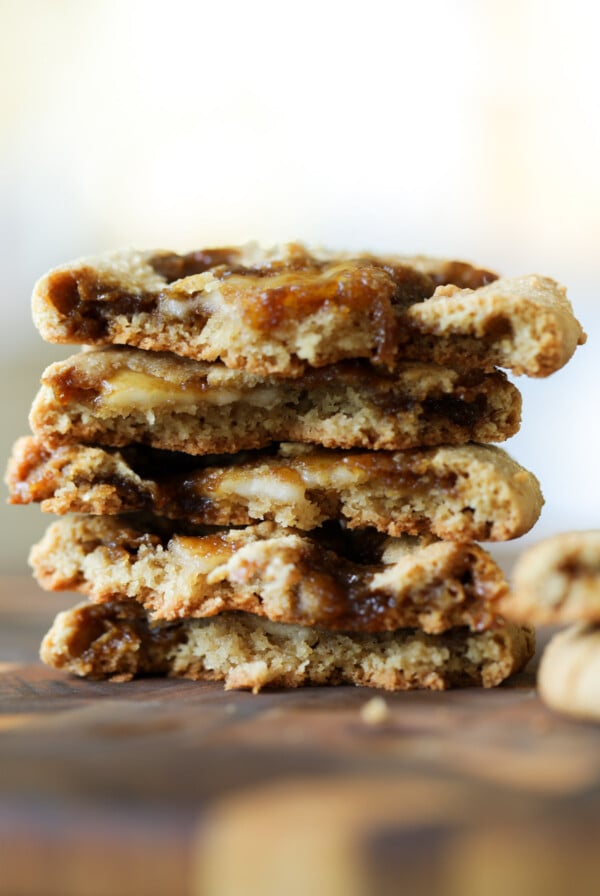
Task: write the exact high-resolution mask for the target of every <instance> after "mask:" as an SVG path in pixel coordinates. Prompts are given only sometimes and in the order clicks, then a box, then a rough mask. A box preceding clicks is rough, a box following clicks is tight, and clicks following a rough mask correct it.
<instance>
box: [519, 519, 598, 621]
mask: <svg viewBox="0 0 600 896" xmlns="http://www.w3.org/2000/svg"><path fill="white" fill-rule="evenodd" d="M503 608H504V612H505V613H506V614H507V615H509V616H510V618H511V619H517V620H523V621H525V622H531V623H535V624H540V625H542V624H545V623H551V624H552V623H565V622H579V621H585V622H600V529H595V530H594V529H590V530H581V531H579V532H562V533H560V534H558V535H554V536H552V537H551V538H546V539H544V540H543V541H540V542H538V543H537V544H535V545H533V546H532V547H530V548H528V549H527V550H526V551H524V552H523V554H522V555H521V557H520V558H519V560H518V561H517V564H516V566H515V570H514V575H513V589H512V592H511V594H510V595H509V596H507V598H506V600H505V601H504V602H503Z"/></svg>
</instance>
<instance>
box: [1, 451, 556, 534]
mask: <svg viewBox="0 0 600 896" xmlns="http://www.w3.org/2000/svg"><path fill="white" fill-rule="evenodd" d="M7 483H8V485H9V490H10V500H11V502H12V503H14V504H26V503H31V502H36V501H37V502H40V503H41V506H42V509H43V510H45V511H47V512H51V513H61V514H62V513H94V514H114V513H125V512H130V511H147V510H151V511H152V512H154V513H156V514H160V515H163V516H167V517H170V518H173V519H185V520H187V521H190V522H194V523H197V524H200V525H202V524H204V525H220V526H230V525H247V524H250V523H253V522H258V521H259V520H263V519H264V520H274V521H275V522H276V523H278V524H280V525H282V526H293V527H296V528H299V529H304V530H309V529H313V528H315V527H316V526H319V525H320V524H321V523H323V522H324V521H326V520H331V519H342V520H344V521H345V522H346V523H347V524H348V525H349V526H350V527H353V528H356V527H364V526H374V527H375V528H376V529H378V530H380V531H383V532H387V533H388V534H389V535H400V534H402V533H403V532H406V533H408V534H411V535H421V534H432V535H436V536H437V537H439V538H445V539H455V540H459V541H475V540H490V541H497V540H505V539H508V538H515V537H517V536H519V535H521V534H523V533H524V532H526V531H528V530H529V529H530V528H531V526H532V525H533V524H534V523H535V521H536V520H537V519H538V517H539V513H540V510H541V507H542V503H543V498H542V495H541V491H540V488H539V484H538V482H537V480H536V478H535V477H534V476H533V475H532V474H531V473H528V472H527V471H526V470H524V469H523V468H522V467H520V466H519V465H518V464H517V463H516V462H515V461H513V460H512V459H511V458H510V457H509V456H508V455H507V454H506V452H504V451H502V449H500V448H497V447H494V446H491V445H474V444H470V445H465V446H454V447H441V448H430V449H414V450H412V451H411V450H408V451H403V452H383V451H380V452H373V451H370V452H365V451H353V452H348V451H335V450H327V449H319V448H314V447H312V446H307V445H299V444H297V443H284V444H282V445H281V446H280V447H279V450H278V451H277V452H276V453H273V452H270V453H269V452H265V451H262V452H256V453H254V454H248V453H246V454H241V455H233V456H227V457H223V456H220V457H200V458H197V459H196V460H195V466H194V465H193V464H192V463H191V462H190V459H189V458H187V457H186V456H185V455H182V454H179V453H168V452H159V451H154V450H152V449H146V450H144V448H143V447H141V446H134V447H132V448H130V449H129V450H128V449H126V448H125V449H123V451H121V452H119V451H116V450H114V449H112V450H111V449H103V448H94V447H89V446H85V445H65V446H62V447H60V448H56V449H51V448H47V447H46V446H45V445H43V443H41V442H40V441H38V440H36V439H34V438H32V437H25V438H22V439H20V440H19V441H18V442H17V443H16V444H15V446H14V449H13V456H12V458H11V461H10V464H9V469H8V472H7Z"/></svg>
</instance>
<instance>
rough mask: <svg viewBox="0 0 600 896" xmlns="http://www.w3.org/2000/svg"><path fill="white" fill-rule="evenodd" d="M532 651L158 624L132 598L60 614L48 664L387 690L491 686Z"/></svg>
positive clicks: (486, 639) (227, 619) (505, 634)
mask: <svg viewBox="0 0 600 896" xmlns="http://www.w3.org/2000/svg"><path fill="white" fill-rule="evenodd" d="M533 652H534V636H533V632H532V631H531V630H530V629H527V628H525V627H520V626H514V625H507V624H501V625H498V626H497V627H496V628H494V629H491V630H489V631H487V632H483V633H479V634H474V633H472V632H469V631H468V630H465V629H453V630H452V631H450V632H447V633H446V634H444V635H426V634H424V633H423V632H420V631H415V630H414V629H400V630H399V631H395V632H385V633H382V634H364V633H355V634H348V633H346V632H339V633H338V632H327V631H322V630H318V629H315V628H307V627H304V626H297V625H282V624H278V623H274V622H269V621H266V620H264V619H259V618H258V617H257V616H253V615H251V614H248V613H223V614H222V615H221V616H217V617H215V618H214V619H182V620H179V621H178V622H174V623H173V622H172V623H164V622H163V623H151V622H149V620H148V618H147V616H146V614H145V613H144V612H143V611H142V610H140V608H139V607H137V606H136V604H134V603H133V602H131V601H120V602H119V601H112V602H109V603H106V604H102V605H90V604H81V605H80V606H78V607H75V608H73V609H72V610H67V611H65V612H63V613H59V615H58V616H57V618H56V620H55V622H54V625H53V626H52V628H51V629H50V631H49V632H48V634H47V635H46V637H45V638H44V641H43V643H42V648H41V657H42V660H43V661H44V662H45V663H47V664H48V665H49V666H53V667H54V668H56V669H64V670H66V671H68V672H72V673H74V674H76V675H82V676H87V677H90V678H105V677H113V678H118V679H120V680H127V679H130V678H132V677H133V676H135V675H171V676H179V677H185V678H192V679H204V680H212V681H224V683H225V688H226V689H228V690H229V689H233V688H248V689H250V690H252V691H253V692H254V693H257V692H258V691H260V690H261V688H264V687H285V688H295V687H299V686H301V685H310V684H319V685H334V684H346V683H348V684H356V685H363V686H367V687H378V688H385V689H386V690H390V691H393V690H410V689H414V688H429V689H432V690H442V689H445V688H449V687H461V686H468V685H483V686H484V687H494V686H495V685H498V684H500V683H501V682H502V681H504V680H505V679H506V678H507V677H508V676H509V675H511V674H513V673H514V672H518V671H520V670H521V669H522V668H523V667H524V666H525V665H526V663H527V662H528V660H529V659H530V658H531V656H532V655H533Z"/></svg>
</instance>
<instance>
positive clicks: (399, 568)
mask: <svg viewBox="0 0 600 896" xmlns="http://www.w3.org/2000/svg"><path fill="white" fill-rule="evenodd" d="M158 524H159V521H156V522H155V524H154V525H153V526H152V524H151V521H148V522H142V521H139V522H137V523H135V522H133V521H131V520H128V519H124V518H119V517H92V516H81V517H63V518H61V519H60V520H58V521H57V522H55V523H53V524H52V525H51V526H50V527H49V529H48V530H47V532H46V534H45V536H44V537H43V538H42V540H41V541H40V542H39V544H37V545H36V546H35V547H34V548H33V550H32V552H31V556H30V562H31V564H32V566H33V569H34V574H35V576H36V578H37V580H38V582H39V583H40V585H41V586H42V587H43V588H45V589H47V590H51V591H57V590H74V591H80V592H81V593H83V594H87V595H88V596H89V597H90V599H91V600H93V601H96V602H102V601H107V600H110V599H112V597H113V596H114V595H115V594H118V595H122V596H123V597H128V598H131V599H132V600H135V601H138V602H139V603H140V604H141V605H143V607H144V608H145V609H146V610H148V612H150V613H151V614H152V616H153V618H155V619H176V618H183V617H208V616H214V615H217V614H219V613H222V612H225V611H228V610H242V611H245V612H249V613H253V614H255V615H258V616H264V617H266V618H268V619H270V620H272V621H276V622H285V623H297V624H300V625H308V626H318V627H320V628H323V629H329V630H338V631H340V630H342V631H372V632H377V631H389V630H393V629H397V628H403V627H407V626H410V627H419V628H421V629H423V630H424V631H426V632H432V633H433V632H435V633H437V632H442V631H445V630H447V629H449V628H452V627H454V626H469V627H470V628H471V629H473V630H480V631H481V630H484V629H486V628H489V627H490V626H492V625H493V624H494V622H495V617H496V615H497V614H496V612H495V606H496V604H497V602H498V601H499V599H500V598H501V597H502V596H503V595H504V594H505V592H506V589H507V585H506V581H505V578H504V575H503V573H502V572H501V570H500V569H499V568H498V566H497V565H496V564H495V563H494V561H493V560H492V558H491V557H490V556H489V554H487V553H486V552H485V551H484V550H483V549H482V548H481V547H479V546H478V545H475V544H462V543H458V542H446V541H435V542H432V543H431V542H428V540H427V539H424V540H421V539H412V538H408V537H404V538H399V539H387V540H386V539H385V537H379V538H378V537H376V535H375V534H374V533H365V532H364V531H358V532H356V533H354V534H346V535H344V533H343V531H342V530H340V529H339V528H337V527H336V528H334V529H332V530H326V531H324V532H322V531H319V532H314V533H311V534H310V535H306V534H301V533H297V532H294V531H291V530H286V529H283V530H282V529H279V528H278V527H277V526H275V525H274V524H273V523H260V524H258V525H256V526H249V527H247V528H244V529H230V530H222V531H217V532H214V531H213V532H212V533H210V534H205V535H187V534H179V533H180V530H179V532H178V531H177V530H175V531H173V528H172V527H169V526H165V525H164V523H163V524H162V526H161V528H158Z"/></svg>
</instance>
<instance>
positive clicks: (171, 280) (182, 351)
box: [33, 245, 585, 377]
mask: <svg viewBox="0 0 600 896" xmlns="http://www.w3.org/2000/svg"><path fill="white" fill-rule="evenodd" d="M495 279H496V277H495V275H494V274H492V273H491V272H489V271H485V270H481V269H477V268H474V267H472V266H471V265H467V264H465V263H461V262H451V261H443V260H438V259H427V258H419V257H417V258H410V257H401V256H380V257H377V256H373V255H368V254H360V255H358V256H351V255H344V254H337V255H336V254H332V253H326V252H309V251H308V250H307V249H306V248H305V247H303V246H300V245H287V246H283V247H279V248H276V249H273V250H267V251H265V250H261V249H259V248H258V247H256V246H246V247H241V248H223V249H208V250H200V251H197V252H191V253H189V254H187V255H176V254H174V253H170V252H164V251H160V252H139V251H133V250H126V251H121V252H115V253H110V254H107V255H103V256H98V257H96V258H86V259H81V260H79V261H76V262H74V263H72V264H68V265H63V266H62V267H59V268H56V269H55V270H53V271H51V272H50V273H49V274H47V275H46V276H45V277H43V278H42V279H41V280H40V281H39V282H38V284H37V285H36V287H35V290H34V295H33V315H34V321H35V323H36V325H37V327H38V329H39V330H40V333H41V334H42V336H43V337H44V339H47V340H49V341H51V342H66V343H84V344H88V345H107V344H126V345H131V346H136V347H138V348H142V349H150V350H152V351H171V352H175V353H176V354H179V355H182V356H185V357H191V358H194V359H196V360H203V361H214V360H217V359H219V360H221V361H222V362H223V363H225V364H226V365H227V366H229V367H233V368H240V369H246V370H249V371H251V372H254V373H258V374H261V375H267V374H272V373H277V374H283V375H285V376H288V377H289V376H299V375H301V374H302V373H303V372H304V371H305V369H306V368H307V366H308V367H322V366H324V365H329V364H333V363H337V362H338V361H340V360H343V359H345V358H367V359H368V360H370V361H372V362H373V363H375V364H383V365H386V366H387V367H388V368H390V369H392V368H393V367H394V366H395V364H396V362H397V361H398V360H399V359H402V358H406V357H410V358H412V359H417V360H427V361H430V360H434V361H436V362H437V363H441V364H444V365H447V366H450V367H456V366H458V367H460V368H461V369H464V368H465V367H466V366H469V367H473V366H481V367H485V368H486V369H491V368H492V367H494V366H501V367H508V368H511V369H512V370H514V371H515V372H517V373H526V374H530V375H532V376H547V375H548V374H549V373H552V372H553V371H554V370H556V369H558V367H560V366H562V365H563V364H564V363H565V362H566V361H567V360H568V359H569V357H570V356H571V355H572V353H573V351H574V350H575V347H576V346H577V344H578V343H581V342H582V341H583V340H584V338H585V337H584V335H583V332H582V330H581V327H580V326H579V324H578V322H577V321H576V320H575V318H574V317H573V313H572V309H571V306H570V304H569V302H568V300H567V298H566V296H565V290H564V289H563V288H562V287H560V286H558V285H557V284H556V283H554V281H552V280H549V279H547V278H542V277H537V276H532V277H521V278H514V279H506V280H499V281H496V282H494V283H491V284H490V281H494V280H495Z"/></svg>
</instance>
